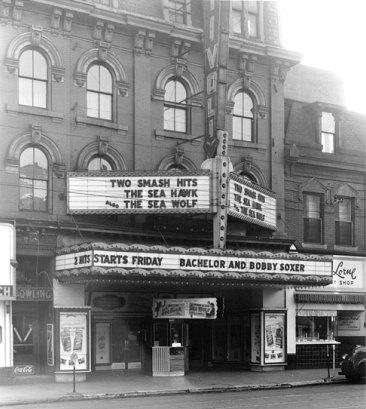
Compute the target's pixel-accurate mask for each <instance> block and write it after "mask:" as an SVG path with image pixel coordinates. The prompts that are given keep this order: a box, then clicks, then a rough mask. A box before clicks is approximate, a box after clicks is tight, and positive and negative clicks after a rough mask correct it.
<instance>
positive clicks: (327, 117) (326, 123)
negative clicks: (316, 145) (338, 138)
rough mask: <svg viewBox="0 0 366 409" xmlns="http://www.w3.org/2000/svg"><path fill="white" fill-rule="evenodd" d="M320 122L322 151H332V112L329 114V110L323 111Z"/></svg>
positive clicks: (333, 132)
mask: <svg viewBox="0 0 366 409" xmlns="http://www.w3.org/2000/svg"><path fill="white" fill-rule="evenodd" d="M321 123H322V137H321V143H322V145H323V152H325V153H334V146H335V120H334V116H333V114H331V113H330V112H323V114H322V120H321Z"/></svg>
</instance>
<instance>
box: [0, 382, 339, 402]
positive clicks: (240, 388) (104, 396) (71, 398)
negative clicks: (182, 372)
mask: <svg viewBox="0 0 366 409" xmlns="http://www.w3.org/2000/svg"><path fill="white" fill-rule="evenodd" d="M333 383H347V380H346V379H343V378H325V379H320V380H314V381H299V382H288V383H278V384H267V385H266V384H258V385H236V386H227V387H212V388H197V389H169V390H152V391H131V392H122V393H101V394H80V393H75V394H74V393H69V394H67V395H64V396H61V397H59V398H56V399H48V398H45V399H35V400H29V401H12V402H6V403H5V402H1V403H0V407H6V406H16V405H28V404H33V405H35V404H40V405H41V404H47V403H56V402H76V401H81V400H108V399H124V398H138V397H146V396H151V397H152V396H173V395H184V394H204V393H229V392H245V391H254V390H261V389H262V390H270V389H285V388H297V387H304V386H310V385H327V384H328V385H329V384H333Z"/></svg>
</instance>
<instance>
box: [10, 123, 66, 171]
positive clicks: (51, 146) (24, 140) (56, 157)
mask: <svg viewBox="0 0 366 409" xmlns="http://www.w3.org/2000/svg"><path fill="white" fill-rule="evenodd" d="M31 146H33V147H38V148H40V149H41V150H43V152H47V155H48V156H49V158H48V159H49V167H50V169H51V171H52V172H53V174H54V176H55V177H57V178H64V177H65V172H66V166H65V165H64V163H63V159H62V155H61V151H60V149H59V148H58V146H57V145H56V144H55V143H54V142H53V141H52V140H51V139H50V138H49V137H48V136H47V135H45V134H44V133H42V130H41V129H40V126H39V125H32V126H31V130H30V131H28V132H24V133H22V134H21V135H19V136H18V137H16V138H15V139H14V140H13V141H12V143H11V144H10V146H9V149H8V152H7V154H6V160H5V163H6V165H5V166H6V172H7V173H14V174H18V173H19V161H20V155H21V153H22V151H23V150H24V149H25V148H26V147H31Z"/></svg>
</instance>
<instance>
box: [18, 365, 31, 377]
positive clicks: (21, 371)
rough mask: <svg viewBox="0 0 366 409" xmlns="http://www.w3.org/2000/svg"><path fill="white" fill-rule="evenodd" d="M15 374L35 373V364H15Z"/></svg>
mask: <svg viewBox="0 0 366 409" xmlns="http://www.w3.org/2000/svg"><path fill="white" fill-rule="evenodd" d="M14 374H15V375H33V374H34V365H17V366H14Z"/></svg>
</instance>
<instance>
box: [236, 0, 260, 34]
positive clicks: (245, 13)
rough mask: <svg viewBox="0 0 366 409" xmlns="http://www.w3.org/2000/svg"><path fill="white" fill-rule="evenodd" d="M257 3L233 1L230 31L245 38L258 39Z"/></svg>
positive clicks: (258, 7)
mask: <svg viewBox="0 0 366 409" xmlns="http://www.w3.org/2000/svg"><path fill="white" fill-rule="evenodd" d="M258 3H259V2H258V1H233V2H232V10H231V31H232V32H233V33H234V34H240V35H243V36H245V37H246V38H259V37H260V14H261V7H260V4H258Z"/></svg>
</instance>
